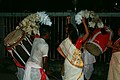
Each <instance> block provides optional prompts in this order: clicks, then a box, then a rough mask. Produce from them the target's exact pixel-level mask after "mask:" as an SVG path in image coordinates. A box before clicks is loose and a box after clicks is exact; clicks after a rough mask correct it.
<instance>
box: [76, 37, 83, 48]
mask: <svg viewBox="0 0 120 80" xmlns="http://www.w3.org/2000/svg"><path fill="white" fill-rule="evenodd" d="M82 43H83V38H82V37H80V38H78V40H77V41H76V44H75V46H76V48H77V49H80V48H81V47H82Z"/></svg>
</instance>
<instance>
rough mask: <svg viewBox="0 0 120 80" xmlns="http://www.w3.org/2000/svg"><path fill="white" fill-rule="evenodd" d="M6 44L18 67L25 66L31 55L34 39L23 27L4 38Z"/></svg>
mask: <svg viewBox="0 0 120 80" xmlns="http://www.w3.org/2000/svg"><path fill="white" fill-rule="evenodd" d="M4 45H5V46H6V47H7V50H8V52H9V53H10V54H11V56H12V57H13V60H14V62H15V64H16V65H17V66H18V67H24V66H25V63H26V61H27V59H28V58H29V56H30V51H31V47H32V41H30V38H29V37H28V36H27V34H26V33H25V32H24V31H22V30H21V29H16V30H14V31H12V32H11V33H9V34H8V35H7V36H6V37H5V39H4Z"/></svg>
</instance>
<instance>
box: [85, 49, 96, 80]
mask: <svg viewBox="0 0 120 80" xmlns="http://www.w3.org/2000/svg"><path fill="white" fill-rule="evenodd" d="M83 61H84V75H85V78H86V79H87V80H89V79H90V77H91V75H92V73H93V71H94V67H93V63H95V62H96V59H95V56H93V55H92V54H90V53H89V52H88V51H87V50H86V49H84V51H83Z"/></svg>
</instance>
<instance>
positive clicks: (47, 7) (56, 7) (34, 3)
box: [0, 0, 119, 12]
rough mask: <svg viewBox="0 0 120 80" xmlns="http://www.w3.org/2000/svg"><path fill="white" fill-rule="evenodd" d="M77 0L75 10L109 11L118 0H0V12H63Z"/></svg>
mask: <svg viewBox="0 0 120 80" xmlns="http://www.w3.org/2000/svg"><path fill="white" fill-rule="evenodd" d="M75 1H77V3H76V7H77V10H81V9H87V10H94V11H96V12H101V11H104V12H105V11H108V12H109V11H111V9H113V7H114V6H115V3H116V2H119V0H0V12H24V11H28V12H31V11H32V12H34V11H35V12H36V11H43V10H44V11H48V12H56V11H59V12H64V11H67V10H72V11H74V7H75V5H74V2H75Z"/></svg>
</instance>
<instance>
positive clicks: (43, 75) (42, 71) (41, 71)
mask: <svg viewBox="0 0 120 80" xmlns="http://www.w3.org/2000/svg"><path fill="white" fill-rule="evenodd" d="M40 73H41V79H40V80H46V73H45V72H44V70H43V69H42V68H40Z"/></svg>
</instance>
